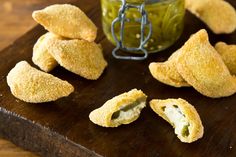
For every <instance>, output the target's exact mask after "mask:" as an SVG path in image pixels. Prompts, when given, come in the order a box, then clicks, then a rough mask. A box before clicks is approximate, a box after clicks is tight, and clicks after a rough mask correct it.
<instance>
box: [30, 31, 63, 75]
mask: <svg viewBox="0 0 236 157" xmlns="http://www.w3.org/2000/svg"><path fill="white" fill-rule="evenodd" d="M50 38H59V39H62V37H59V36H56V35H54V34H52V33H46V34H44V35H42V36H41V37H40V38H39V39H38V41H37V42H36V44H35V45H34V48H33V56H32V61H33V63H34V64H35V65H37V66H38V67H39V68H40V69H41V70H43V71H45V72H50V71H51V70H53V69H54V68H55V67H56V66H57V65H58V63H57V61H56V60H55V59H54V58H53V57H52V55H51V54H50V53H49V52H48V49H47V44H48V39H50Z"/></svg>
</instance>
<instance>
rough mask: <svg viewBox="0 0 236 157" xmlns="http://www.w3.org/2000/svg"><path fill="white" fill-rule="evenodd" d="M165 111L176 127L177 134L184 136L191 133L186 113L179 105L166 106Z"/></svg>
mask: <svg viewBox="0 0 236 157" xmlns="http://www.w3.org/2000/svg"><path fill="white" fill-rule="evenodd" d="M164 113H165V114H166V116H167V118H168V119H169V121H170V122H171V123H172V124H173V126H174V128H175V134H177V135H182V136H184V137H186V136H188V135H189V129H188V127H189V123H188V121H187V119H186V117H185V116H184V114H183V113H182V112H181V111H180V109H179V108H178V106H176V105H169V106H166V107H165V108H164Z"/></svg>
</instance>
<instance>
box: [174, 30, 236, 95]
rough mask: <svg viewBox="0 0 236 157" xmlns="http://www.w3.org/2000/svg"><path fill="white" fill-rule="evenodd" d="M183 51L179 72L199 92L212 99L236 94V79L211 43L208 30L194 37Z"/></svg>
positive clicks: (178, 66) (180, 57) (178, 65)
mask: <svg viewBox="0 0 236 157" xmlns="http://www.w3.org/2000/svg"><path fill="white" fill-rule="evenodd" d="M181 50H182V51H181V55H179V59H178V64H177V70H178V72H179V73H180V75H181V76H182V77H183V78H184V80H186V81H187V82H188V84H190V85H191V86H193V87H194V88H195V89H196V90H197V91H198V92H200V93H201V94H203V95H205V96H208V97H211V98H220V97H226V96H230V95H233V94H234V93H235V92H236V79H235V77H233V76H232V75H231V74H230V72H229V70H228V68H227V67H226V65H225V64H224V62H223V60H222V58H221V56H220V55H219V53H217V51H216V50H215V49H214V47H213V46H211V44H210V43H209V40H208V34H207V32H206V30H204V29H203V30H200V31H198V32H197V33H195V34H194V35H192V36H191V37H190V39H189V40H188V41H187V42H186V43H185V44H184V46H183V47H182V49H181Z"/></svg>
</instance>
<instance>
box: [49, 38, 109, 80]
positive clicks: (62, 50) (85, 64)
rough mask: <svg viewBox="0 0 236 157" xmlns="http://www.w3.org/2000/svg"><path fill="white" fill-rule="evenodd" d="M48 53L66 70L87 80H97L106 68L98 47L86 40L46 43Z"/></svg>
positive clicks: (57, 40)
mask: <svg viewBox="0 0 236 157" xmlns="http://www.w3.org/2000/svg"><path fill="white" fill-rule="evenodd" d="M47 46H48V51H49V52H50V54H51V55H52V56H53V57H54V58H55V59H56V61H57V62H58V63H59V64H60V65H61V66H62V67H64V68H66V69H67V70H69V71H71V72H73V73H75V74H78V75H80V76H82V77H84V78H86V79H89V80H97V79H98V78H99V77H100V76H101V74H102V73H103V71H104V69H105V68H106V66H107V62H106V60H105V59H104V57H103V54H102V49H101V47H100V45H97V44H96V43H94V42H88V41H86V40H79V39H73V40H60V39H51V40H49V41H48V44H47Z"/></svg>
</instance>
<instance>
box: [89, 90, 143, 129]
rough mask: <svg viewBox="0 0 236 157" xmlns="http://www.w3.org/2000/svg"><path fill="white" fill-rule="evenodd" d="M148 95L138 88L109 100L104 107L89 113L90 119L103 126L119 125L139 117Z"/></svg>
mask: <svg viewBox="0 0 236 157" xmlns="http://www.w3.org/2000/svg"><path fill="white" fill-rule="evenodd" d="M146 99H147V96H146V95H145V94H144V93H143V92H142V91H141V90H137V89H133V90H131V91H129V92H127V93H123V94H121V95H118V96H116V97H114V98H112V99H110V100H108V101H107V102H106V103H105V104H104V105H103V106H102V107H100V108H98V109H95V110H94V111H92V112H91V113H90V114H89V119H90V120H91V121H92V122H93V123H95V124H97V125H100V126H103V127H118V126H120V125H122V124H130V123H132V122H133V121H135V120H136V119H138V117H139V115H140V113H141V110H142V109H143V108H144V107H145V106H146Z"/></svg>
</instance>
